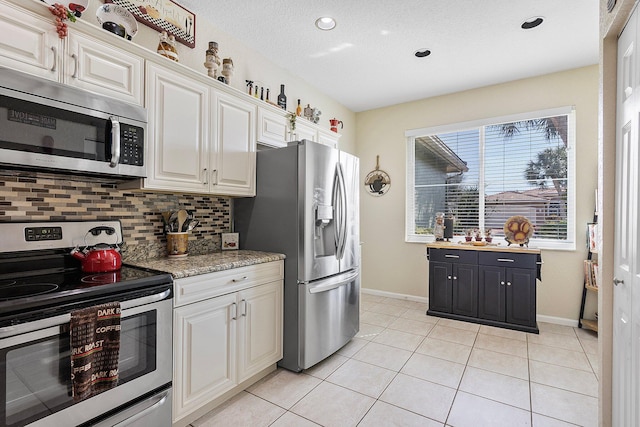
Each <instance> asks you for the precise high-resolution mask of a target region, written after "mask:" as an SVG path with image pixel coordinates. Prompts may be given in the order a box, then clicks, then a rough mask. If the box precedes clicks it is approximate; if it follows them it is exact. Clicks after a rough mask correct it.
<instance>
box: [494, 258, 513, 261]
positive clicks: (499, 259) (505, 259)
mask: <svg viewBox="0 0 640 427" xmlns="http://www.w3.org/2000/svg"><path fill="white" fill-rule="evenodd" d="M498 261H500V262H515V261H514V260H512V259H509V258H498Z"/></svg>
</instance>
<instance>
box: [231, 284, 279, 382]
mask: <svg viewBox="0 0 640 427" xmlns="http://www.w3.org/2000/svg"><path fill="white" fill-rule="evenodd" d="M238 321H239V324H238V330H239V333H238V358H239V360H238V382H242V381H244V380H245V379H247V378H249V377H250V376H252V375H254V374H257V373H258V372H260V371H261V370H263V369H265V368H267V367H268V366H270V365H273V364H274V363H276V362H277V361H278V360H280V359H282V280H279V281H277V282H271V283H267V284H265V285H260V286H256V287H254V288H250V289H246V290H243V291H240V292H239V293H238Z"/></svg>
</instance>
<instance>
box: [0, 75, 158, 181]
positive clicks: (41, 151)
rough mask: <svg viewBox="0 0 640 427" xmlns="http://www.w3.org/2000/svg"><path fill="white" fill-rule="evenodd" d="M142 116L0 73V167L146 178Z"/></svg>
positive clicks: (109, 101) (125, 106)
mask: <svg viewBox="0 0 640 427" xmlns="http://www.w3.org/2000/svg"><path fill="white" fill-rule="evenodd" d="M146 123H147V111H146V110H145V109H144V108H142V107H140V106H137V105H133V104H130V103H127V102H123V101H119V100H117V99H114V98H108V97H105V96H101V95H96V94H92V93H89V92H87V91H84V90H81V89H77V88H74V87H72V86H68V85H63V84H59V83H56V82H52V81H49V80H45V79H41V78H38V77H34V76H31V75H28V74H24V73H21V72H17V71H14V70H10V69H7V68H2V67H0V164H2V165H4V166H9V167H14V168H26V169H36V170H50V171H53V170H57V171H74V172H78V173H81V174H101V175H105V174H106V175H113V176H121V177H145V176H146V173H145V134H146Z"/></svg>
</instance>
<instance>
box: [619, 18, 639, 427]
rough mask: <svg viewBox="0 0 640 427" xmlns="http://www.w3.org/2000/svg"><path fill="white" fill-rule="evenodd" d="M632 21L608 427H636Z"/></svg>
mask: <svg viewBox="0 0 640 427" xmlns="http://www.w3.org/2000/svg"><path fill="white" fill-rule="evenodd" d="M637 22H638V17H637V10H636V11H635V12H634V13H633V15H632V16H631V19H630V20H629V22H628V24H627V26H626V28H625V30H624V31H623V33H622V34H621V35H620V38H619V40H618V76H617V80H618V89H617V91H618V93H617V96H618V106H617V109H618V111H617V122H616V126H617V134H616V203H615V212H616V213H615V246H614V264H615V266H614V275H615V280H614V285H615V286H614V290H613V378H612V385H613V390H612V394H613V395H612V402H613V425H614V426H621V427H622V426H637V425H638V423H640V414H639V412H638V411H640V409H639V408H640V406H639V405H637V404H634V402H637V401H638V399H639V398H640V393H639V390H640V379H639V378H638V374H640V369H639V363H640V343H639V341H638V338H639V336H640V325H639V322H640V286H639V285H640V280H639V276H638V274H639V273H640V263H639V262H638V257H639V255H640V254H639V252H638V250H637V245H638V242H639V240H638V237H639V236H638V233H639V232H640V227H638V222H637V221H638V208H639V207H640V206H639V205H638V201H639V199H638V191H639V190H640V186H639V185H638V160H639V158H638V131H639V130H640V128H639V126H640V122H639V120H638V115H639V114H640V87H639V86H638V83H639V80H640V79H639V75H638V71H640V68H639V67H638V65H639V61H638V55H637V50H638V49H637V48H638V41H639V37H638V34H637V32H638V28H637V27H638V25H637Z"/></svg>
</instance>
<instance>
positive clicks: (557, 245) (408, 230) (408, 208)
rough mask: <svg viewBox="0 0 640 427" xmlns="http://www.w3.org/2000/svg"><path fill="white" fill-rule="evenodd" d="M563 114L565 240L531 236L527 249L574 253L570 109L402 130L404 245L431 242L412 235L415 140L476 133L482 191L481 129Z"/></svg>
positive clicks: (430, 238) (572, 109)
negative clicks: (565, 198)
mask: <svg viewBox="0 0 640 427" xmlns="http://www.w3.org/2000/svg"><path fill="white" fill-rule="evenodd" d="M560 115H567V238H566V240H562V241H560V240H552V239H539V238H536V237H535V235H534V237H533V238H532V239H531V240H530V241H529V244H530V245H531V246H535V247H536V248H540V249H554V250H575V249H576V197H575V195H576V182H577V181H576V173H575V172H576V156H575V151H576V150H575V145H576V113H575V107H574V106H566V107H558V108H550V109H545V110H538V111H530V112H525V113H517V114H510V115H506V116H499V117H489V118H485V119H480V120H473V121H467V122H460V123H451V124H446V125H439V126H431V127H426V128H419V129H410V130H407V131H405V138H406V144H405V147H406V150H407V151H406V155H405V158H406V177H405V178H406V199H405V242H407V243H431V242H434V241H435V237H434V236H433V234H416V233H415V209H414V208H415V139H416V138H418V137H421V136H425V135H438V134H442V133H452V132H464V131H469V130H479V139H480V147H479V149H480V153H481V154H482V155H481V156H480V171H479V180H478V183H479V185H478V188H479V189H483V188H484V179H485V171H484V160H485V159H484V155H483V154H484V145H485V127H486V126H492V125H496V124H500V123H511V122H521V121H526V120H532V119H536V118H543V117H552V116H560ZM483 196H484V195H483V194H480V197H479V205H480V206H479V209H480V213H481V214H480V215H481V219H480V224H478V225H479V227H482V226H484V197H483ZM462 240H464V239H463V238H462V236H454V238H453V241H455V242H457V241H462Z"/></svg>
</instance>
